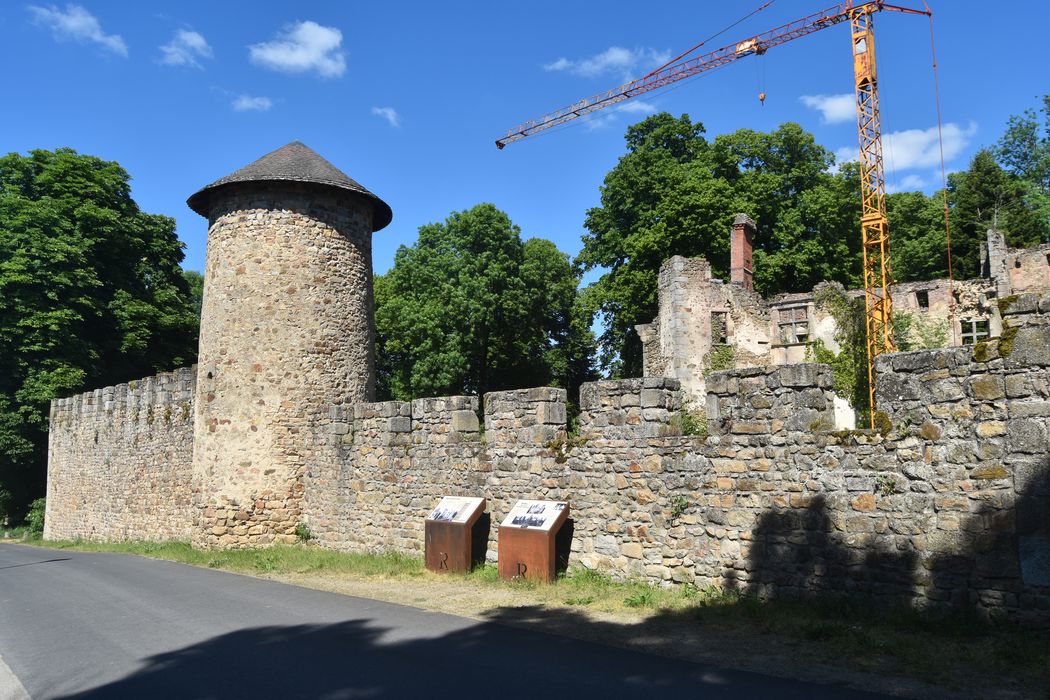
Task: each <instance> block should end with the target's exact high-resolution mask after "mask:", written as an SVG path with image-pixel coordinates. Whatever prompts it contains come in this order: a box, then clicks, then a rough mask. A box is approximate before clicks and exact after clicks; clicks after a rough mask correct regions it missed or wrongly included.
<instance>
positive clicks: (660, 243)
mask: <svg viewBox="0 0 1050 700" xmlns="http://www.w3.org/2000/svg"><path fill="white" fill-rule="evenodd" d="M626 140H627V153H626V154H625V155H624V156H623V157H621V158H620V161H619V163H618V164H617V165H616V167H614V168H613V169H612V170H611V171H610V172H609V173H608V175H606V177H605V182H604V184H603V185H602V188H601V206H600V207H596V208H594V209H591V210H590V211H588V212H587V219H586V223H585V225H586V227H587V231H588V232H587V233H586V234H585V235H584V238H583V249H582V251H581V252H580V255H579V256H578V258H577V260H576V263H577V265H578V266H579V267H580V268H581V269H582V270H591V269H602V270H604V274H603V275H602V277H601V278H600V279H599V280H598V281H597V282H595V283H594V284H593V285H591V286H590V287H589V288H588V289H587V290H586V292H585V295H584V296H585V299H587V301H588V303H590V304H591V305H592V307H593V308H594V309H595V310H596V311H597V312H598V313H600V314H601V315H602V317H603V321H604V322H605V324H606V331H605V333H604V334H603V335H602V338H601V344H602V360H603V364H604V365H605V366H606V367H607V368H608V369H610V370H611V371H612V372H613V373H614V374H621V375H626V376H629V375H636V374H639V373H640V370H641V348H640V345H639V343H638V340H637V336H636V335H635V333H634V332H633V327H634V325H636V324H638V323H647V322H649V321H650V320H652V318H653V317H654V316H655V315H656V311H657V308H656V307H657V299H656V291H657V275H658V273H659V269H660V265H661V263H662V262H663V261H664V260H666V259H667V258H669V257H670V256H672V255H684V256H698V255H702V256H704V257H706V258H707V259H708V261H709V262H710V263H711V265H712V268H713V269H714V272H715V274H717V275H721V276H723V277H724V276H726V274H727V273H728V267H729V230H730V228H731V225H732V219H733V215H734V214H735V213H737V212H745V213H747V214H749V215H750V216H751V217H752V218H754V219H755V221H756V223H757V225H758V234H757V236H756V238H755V255H754V258H755V287H756V289H757V290H758V291H759V292H761V293H763V294H775V293H778V292H785V291H799V290H806V289H811V288H812V287H813V286H814V285H815V284H817V283H818V282H820V281H822V280H836V281H840V282H842V283H844V284H846V285H848V286H849V285H856V284H857V283H858V282H859V274H860V264H859V260H858V258H859V241H858V240H857V236H856V235H843V232H851V233H852V232H853V231H856V230H859V229H858V226H857V224H856V222H857V221H858V220H859V209H860V198H859V195H858V194H857V193H858V191H859V181H858V179H857V178H858V175H857V170H856V167H855V166H853V165H850V164H847V165H846V166H844V167H843V168H842V169H841V170H839V172H837V173H831V172H829V170H830V168H831V166H832V164H833V162H834V157H833V155H832V154H831V153H830V152H829V151H828V150H827V149H825V148H824V147H822V146H820V145H819V144H817V143H816V142H815V141H814V139H813V136H812V134H809V133H808V132H806V131H805V130H803V129H802V128H801V127H800V126H798V125H797V124H791V123H788V124H783V125H781V126H780V127H779V128H777V129H776V130H775V131H772V132H769V133H761V132H757V131H752V130H750V129H740V130H738V131H735V132H733V133H730V134H724V135H721V136H718V137H716V138H715V139H714V141H708V140H707V139H706V138H705V137H704V127H703V125H702V124H700V123H699V122H693V121H691V120H690V118H689V116H688V115H682V116H680V117H677V118H675V117H673V116H671V115H670V114H667V113H661V114H655V115H653V116H651V117H649V118H648V119H645V120H644V121H642V122H640V123H638V124H635V125H633V126H631V127H629V128H628V130H627V135H626Z"/></svg>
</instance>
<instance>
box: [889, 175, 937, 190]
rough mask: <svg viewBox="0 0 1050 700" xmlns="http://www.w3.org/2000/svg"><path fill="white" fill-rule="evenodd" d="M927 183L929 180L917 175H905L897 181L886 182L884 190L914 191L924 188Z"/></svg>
mask: <svg viewBox="0 0 1050 700" xmlns="http://www.w3.org/2000/svg"><path fill="white" fill-rule="evenodd" d="M929 184H930V182H928V181H927V180H926V179H925V178H923V177H921V176H919V175H915V174H911V175H905V176H904V177H902V178H901V179H900V181H899V182H888V183H886V192H887V193H889V194H893V193H894V192H914V191H916V190H923V189H925V188H926V187H927V186H928V185H929Z"/></svg>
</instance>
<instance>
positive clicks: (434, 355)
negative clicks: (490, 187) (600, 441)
mask: <svg viewBox="0 0 1050 700" xmlns="http://www.w3.org/2000/svg"><path fill="white" fill-rule="evenodd" d="M578 283H579V279H578V277H577V275H576V274H575V273H574V272H573V270H572V267H571V265H570V264H569V260H568V257H567V256H566V255H565V254H564V253H561V252H560V251H558V249H557V248H556V247H555V246H554V244H553V243H551V242H550V241H546V240H541V239H537V238H532V239H529V240H527V241H524V242H523V241H522V240H521V232H520V230H519V229H518V227H517V226H515V225H514V224H513V223H511V221H510V219H509V218H508V217H507V215H506V214H505V213H503V212H502V211H500V210H498V209H497V208H496V207H495V206H493V205H491V204H479V205H477V206H475V207H473V208H472V209H469V210H466V211H461V212H455V213H453V214H452V215H451V216H449V217H448V219H446V220H445V222H444V223H433V224H427V225H426V226H422V227H420V229H419V239H418V240H417V241H416V243H415V245H413V246H411V247H408V246H401V247H400V248H399V249H398V251H397V254H396V255H395V258H394V266H393V268H391V270H390V271H389V272H387V273H386V274H385V275H380V276H378V277H377V278H376V284H375V294H376V336H377V356H378V357H377V360H378V362H377V365H378V372H377V374H378V378H379V382H378V384H379V391H378V393H379V395H380V396H381V397H384V398H386V397H391V398H396V399H401V400H407V399H410V398H416V397H420V396H442V395H450V394H464V393H466V394H483V393H485V392H487V391H494V390H500V389H516V388H525V387H533V386H543V385H549V384H555V385H558V386H563V387H566V388H567V389H569V392H570V397H573V396H574V395H575V390H576V389H577V388H578V387H579V384H580V383H581V382H583V381H587V380H588V379H590V378H591V377H592V375H593V370H592V368H591V359H590V358H591V355H592V352H593V339H592V337H591V334H590V331H589V329H588V326H589V320H588V319H587V318H586V316H585V314H584V313H583V309H584V308H585V307H584V306H583V305H582V304H580V303H578V300H577V298H576V288H577V285H578Z"/></svg>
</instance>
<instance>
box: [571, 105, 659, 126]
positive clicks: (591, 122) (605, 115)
mask: <svg viewBox="0 0 1050 700" xmlns="http://www.w3.org/2000/svg"><path fill="white" fill-rule="evenodd" d="M619 112H623V113H624V114H636V115H637V114H653V113H654V112H656V107H655V106H653V105H652V104H650V103H648V102H646V101H644V100H626V101H624V102H621V103H620V104H618V105H615V106H613V107H607V108H605V109H604V110H602V111H601V112H596V113H591V114H589V115H586V116H585V117H584V118H583V123H584V125H585V126H586V127H587V129H588V130H590V131H595V130H597V129H604V128H605V127H607V126H611V125H612V124H613V123H614V122H616V119H617V114H618V113H619Z"/></svg>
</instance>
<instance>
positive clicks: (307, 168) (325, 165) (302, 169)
mask: <svg viewBox="0 0 1050 700" xmlns="http://www.w3.org/2000/svg"><path fill="white" fill-rule="evenodd" d="M248 182H302V183H307V184H315V185H323V186H326V187H332V188H336V189H340V190H344V191H348V192H353V193H356V194H359V195H362V196H364V197H366V198H368V199H370V200H372V203H373V204H374V206H375V211H374V221H373V231H378V230H379V229H381V228H384V227H385V226H386V225H387V224H389V223H390V221H391V219H392V218H393V213H392V212H391V210H390V206H389V205H388V204H387V203H386V202H384V201H383V200H382V199H380V198H379V197H377V196H376V195H375V194H373V193H372V192H370V191H369V190H368V189H366V188H365V187H364V186H363V185H361V184H360V183H359V182H357V181H356V180H354V179H353V178H351V177H350V176H349V175H347V174H346V173H344V172H343V171H342V170H340V169H339V168H337V167H335V166H334V165H332V163H330V162H329V161H328V160H327V159H326V158H324V157H323V156H321V155H320V154H318V153H317V151H315V150H313V149H312V148H310V147H309V146H307V145H306V144H304V143H303V142H302V141H299V140H298V139H295V140H293V141H290V142H289V143H287V144H285V145H284V146H281V147H280V148H278V149H276V150H273V151H270V152H269V153H267V154H266V155H264V156H262V157H261V158H259V159H257V160H255V161H252V162H251V163H249V164H248V165H246V166H244V167H243V168H241V169H239V170H235V171H234V172H232V173H230V174H229V175H227V176H225V177H221V178H219V179H218V180H216V181H215V182H213V183H211V184H210V185H208V186H206V187H203V188H201V189H200V190H198V191H197V192H195V193H194V194H193V195H191V196H190V198H189V199H188V200H186V203H187V204H188V205H189V207H190V209H192V210H193V211H195V212H197V213H198V214H200V215H201V216H205V217H206V216H208V204H209V201H210V199H211V195H212V194H214V193H215V191H216V190H219V189H221V188H223V187H225V186H227V185H232V184H235V183H248Z"/></svg>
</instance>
